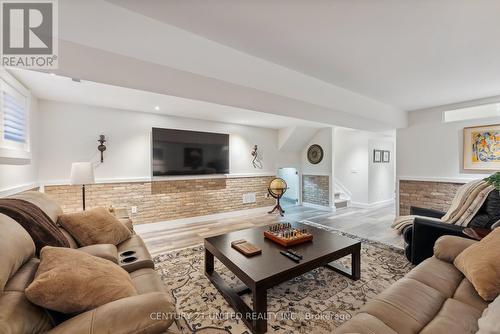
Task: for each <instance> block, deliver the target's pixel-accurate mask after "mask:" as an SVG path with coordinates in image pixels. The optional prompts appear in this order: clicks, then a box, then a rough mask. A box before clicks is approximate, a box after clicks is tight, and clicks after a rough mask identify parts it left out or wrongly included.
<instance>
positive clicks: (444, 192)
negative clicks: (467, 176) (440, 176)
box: [399, 180, 463, 215]
mask: <svg viewBox="0 0 500 334" xmlns="http://www.w3.org/2000/svg"><path fill="white" fill-rule="evenodd" d="M462 185H463V183H455V182H431V181H407V180H400V181H399V214H400V215H409V214H410V206H417V207H422V208H428V209H435V210H440V211H444V212H445V211H446V210H448V208H449V207H450V205H451V202H452V200H453V197H454V196H455V194H456V193H457V190H458V188H460V187H461V186H462Z"/></svg>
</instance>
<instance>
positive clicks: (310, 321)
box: [154, 229, 411, 334]
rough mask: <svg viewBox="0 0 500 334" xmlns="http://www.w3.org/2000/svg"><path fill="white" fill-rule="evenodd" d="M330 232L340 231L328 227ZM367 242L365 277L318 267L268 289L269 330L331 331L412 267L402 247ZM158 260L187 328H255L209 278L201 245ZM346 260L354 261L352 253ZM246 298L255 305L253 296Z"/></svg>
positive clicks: (227, 276) (231, 280) (224, 272)
mask: <svg viewBox="0 0 500 334" xmlns="http://www.w3.org/2000/svg"><path fill="white" fill-rule="evenodd" d="M325 233H339V232H338V231H333V230H328V229H325ZM362 241H363V243H362V248H361V279H360V280H358V281H352V280H350V279H348V278H346V277H344V276H342V275H340V274H337V273H335V272H334V271H332V270H329V269H327V268H318V269H315V270H313V271H310V272H308V273H306V274H304V275H302V276H300V277H297V278H295V279H293V280H290V281H288V282H285V283H282V284H280V285H278V286H276V287H274V288H272V289H270V290H268V294H267V296H268V317H269V320H268V333H280V334H282V333H283V334H292V333H315V334H316V333H331V332H332V331H333V330H334V329H335V328H336V327H338V326H340V325H341V324H342V323H343V322H345V321H347V320H349V319H350V318H351V317H352V316H353V315H354V314H355V313H356V311H357V310H359V308H360V307H361V306H362V305H363V304H365V303H366V302H367V301H368V300H370V299H371V298H373V297H375V296H376V295H377V294H379V293H380V292H382V291H383V290H385V289H386V288H388V287H389V286H390V285H391V284H393V283H394V282H396V281H397V280H399V279H400V278H402V277H403V276H404V275H405V274H406V273H407V272H408V271H410V269H411V265H410V264H409V263H408V261H407V260H406V258H405V257H404V255H403V251H402V250H400V249H397V248H393V247H391V246H387V245H384V244H381V243H377V242H373V241H368V240H362ZM154 262H155V265H156V270H157V271H158V272H159V274H160V275H161V278H162V280H163V282H164V283H165V285H166V287H167V288H169V289H170V291H171V293H172V296H173V299H174V300H175V303H176V309H177V312H178V315H179V323H180V325H181V326H182V327H183V332H188V333H189V332H192V333H233V334H239V333H250V331H249V330H248V328H247V327H246V326H245V325H244V323H243V321H242V320H241V318H240V317H239V315H238V314H237V313H235V311H234V310H233V309H232V308H231V307H230V306H229V304H227V302H226V301H225V299H224V298H223V297H222V295H221V294H220V293H219V292H218V291H217V289H216V288H215V287H214V286H213V285H212V284H211V283H210V281H209V280H208V279H207V278H206V277H205V275H204V271H203V270H204V248H203V246H202V245H197V246H193V247H190V248H185V249H181V250H176V251H171V252H168V253H165V254H162V255H158V256H157V257H155V258H154ZM342 262H345V263H346V264H348V263H350V261H349V258H345V259H344V260H343V261H342ZM215 268H216V270H217V272H219V273H220V274H221V276H222V277H223V278H224V280H225V281H226V282H227V283H228V284H229V285H231V286H236V285H239V284H240V282H239V280H238V279H237V278H236V277H235V276H234V275H233V274H232V273H231V272H230V271H229V270H228V269H226V268H225V267H224V266H223V265H222V264H221V263H220V262H218V261H217V260H216V262H215ZM244 300H245V302H246V303H247V304H248V305H251V296H250V295H245V297H244Z"/></svg>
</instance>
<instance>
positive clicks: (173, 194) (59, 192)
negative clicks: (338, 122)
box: [45, 176, 274, 224]
mask: <svg viewBox="0 0 500 334" xmlns="http://www.w3.org/2000/svg"><path fill="white" fill-rule="evenodd" d="M272 179H273V177H268V176H262V177H261V176H259V177H237V178H211V179H190V180H168V181H154V182H129V183H104V184H94V185H89V186H87V187H86V205H87V208H92V207H98V206H105V207H109V206H111V205H112V206H114V207H116V208H127V209H128V210H129V214H130V215H131V217H132V218H133V219H134V223H138V224H145V223H154V222H159V221H166V220H173V219H181V218H190V217H196V216H204V215H211V214H217V213H224V212H229V211H238V210H246V209H254V208H259V207H267V206H272V205H273V204H274V199H272V198H268V197H267V187H268V184H269V182H270V181H271V180H272ZM45 193H47V194H48V195H49V196H51V197H52V198H54V199H55V200H56V201H57V202H58V203H60V204H61V206H62V207H63V210H64V212H75V211H80V210H81V209H82V194H81V187H79V186H69V185H58V186H45ZM245 193H255V195H256V196H255V197H256V202H255V203H249V204H243V200H242V197H243V194H245ZM132 206H136V207H137V214H132V213H131V212H130V210H131V207H132Z"/></svg>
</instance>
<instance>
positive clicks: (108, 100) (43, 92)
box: [9, 69, 326, 129]
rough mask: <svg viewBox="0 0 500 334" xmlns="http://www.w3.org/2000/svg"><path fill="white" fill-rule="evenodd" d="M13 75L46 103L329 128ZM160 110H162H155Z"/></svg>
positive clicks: (151, 95) (120, 90)
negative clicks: (46, 101)
mask: <svg viewBox="0 0 500 334" xmlns="http://www.w3.org/2000/svg"><path fill="white" fill-rule="evenodd" d="M9 71H10V72H11V73H12V74H13V75H14V76H15V77H16V78H17V79H18V80H20V81H21V82H22V83H23V84H24V85H25V86H26V87H27V88H29V89H30V90H31V92H32V93H33V94H34V95H35V96H37V97H39V98H41V99H46V100H52V101H61V102H69V103H79V104H85V105H92V106H99V107H107V108H115V109H121V110H133V111H140V112H146V113H155V114H162V115H170V116H178V117H187V118H195V119H203V120H210V121H218V122H225V123H234V124H241V125H250V126H259V127H264V128H272V129H279V128H286V127H312V128H321V127H325V126H326V125H325V124H321V123H316V122H309V121H304V120H300V119H295V118H291V117H284V116H278V115H273V114H266V113H262V112H257V111H253V110H247V109H241V108H235V107H230V106H224V105H219V104H214V103H208V102H203V101H196V100H192V99H186V98H180V97H175V96H168V95H163V94H156V93H151V92H146V91H141V90H137V89H131V88H124V87H118V86H112V85H107V84H101V83H96V82H91V81H81V82H75V81H73V80H72V79H71V78H68V77H63V76H57V75H51V74H48V73H41V72H34V71H27V70H21V69H10V70H9ZM157 106H158V107H159V110H156V109H155V107H157Z"/></svg>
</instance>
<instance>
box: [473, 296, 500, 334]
mask: <svg viewBox="0 0 500 334" xmlns="http://www.w3.org/2000/svg"><path fill="white" fill-rule="evenodd" d="M499 319H500V297H497V298H496V299H495V300H494V301H493V302H492V303H491V304H490V305H488V307H487V308H486V309H485V310H484V312H483V315H482V316H481V318H479V321H478V326H479V331H477V332H476V334H498V333H500V321H498V320H499Z"/></svg>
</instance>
